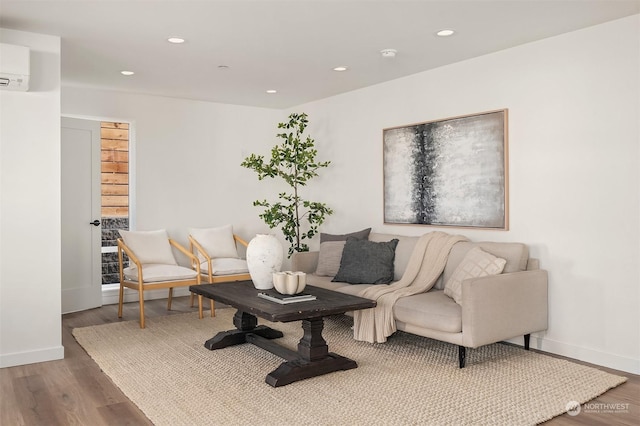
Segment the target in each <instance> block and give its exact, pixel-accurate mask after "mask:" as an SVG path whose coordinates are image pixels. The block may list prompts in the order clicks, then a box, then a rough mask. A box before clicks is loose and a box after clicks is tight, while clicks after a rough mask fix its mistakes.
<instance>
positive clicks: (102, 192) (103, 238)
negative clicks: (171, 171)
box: [62, 117, 134, 313]
mask: <svg viewBox="0 0 640 426" xmlns="http://www.w3.org/2000/svg"><path fill="white" fill-rule="evenodd" d="M62 135H63V141H62V145H63V148H62V165H63V167H62V169H63V170H62V175H63V179H62V222H63V232H62V234H63V235H62V240H63V246H62V258H63V262H62V269H63V271H62V275H63V284H62V304H63V313H68V312H75V311H80V310H85V309H90V308H93V307H97V306H101V305H102V304H105V303H113V301H111V300H110V299H112V298H113V295H111V293H112V292H113V287H114V286H115V287H117V284H114V283H118V282H119V274H118V259H117V238H118V237H119V233H118V231H119V230H120V229H129V228H130V227H133V226H134V224H133V223H132V222H133V221H132V217H131V216H132V213H133V203H132V199H133V197H132V191H131V189H130V188H131V187H132V178H131V177H132V174H131V170H130V161H131V159H132V156H133V155H132V154H133V152H132V151H133V150H132V143H131V141H132V128H131V124H130V123H127V122H124V121H117V120H111V121H102V120H99V119H79V118H68V117H63V118H62ZM89 135H91V136H89ZM65 140H67V142H65ZM69 141H71V142H69ZM88 216H90V217H91V219H90V220H89V219H87V217H88Z"/></svg>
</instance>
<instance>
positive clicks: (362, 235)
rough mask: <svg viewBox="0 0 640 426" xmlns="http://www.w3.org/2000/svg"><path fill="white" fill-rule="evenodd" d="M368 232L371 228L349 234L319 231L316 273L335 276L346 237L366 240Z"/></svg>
mask: <svg viewBox="0 0 640 426" xmlns="http://www.w3.org/2000/svg"><path fill="white" fill-rule="evenodd" d="M370 232H371V228H366V229H363V230H362V231H357V232H351V233H349V234H325V233H320V254H319V256H318V266H317V268H316V274H318V275H320V276H327V277H333V276H335V275H336V274H337V273H338V269H340V260H341V259H342V250H343V248H344V244H345V243H346V241H347V238H350V237H351V238H355V239H357V240H366V239H367V238H368V237H369V233H370Z"/></svg>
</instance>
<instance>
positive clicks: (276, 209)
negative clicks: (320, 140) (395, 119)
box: [241, 113, 333, 257]
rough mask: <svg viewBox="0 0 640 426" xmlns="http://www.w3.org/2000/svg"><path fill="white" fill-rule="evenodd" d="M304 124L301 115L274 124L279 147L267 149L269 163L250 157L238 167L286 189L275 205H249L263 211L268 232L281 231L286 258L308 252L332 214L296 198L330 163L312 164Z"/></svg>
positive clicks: (304, 116) (312, 147)
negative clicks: (279, 181)
mask: <svg viewBox="0 0 640 426" xmlns="http://www.w3.org/2000/svg"><path fill="white" fill-rule="evenodd" d="M308 123H309V120H308V118H307V114H305V113H302V114H296V113H293V114H291V115H289V121H287V122H284V123H278V129H283V132H282V133H278V134H277V137H278V138H281V139H282V143H281V144H280V145H276V146H274V147H273V148H272V149H271V158H270V159H269V161H265V158H264V156H263V155H256V154H251V155H250V156H249V157H247V158H245V159H244V161H243V162H242V164H241V165H242V167H246V168H248V169H251V170H253V171H255V172H256V173H257V174H258V180H263V179H265V178H276V177H279V178H281V179H282V180H284V181H285V182H286V183H287V185H289V187H290V189H291V190H290V192H281V193H280V194H278V201H276V202H273V203H271V202H269V201H267V200H256V201H254V202H253V205H254V206H260V207H264V211H263V212H262V213H261V214H260V215H259V216H260V218H261V219H262V220H264V222H265V223H266V224H267V225H268V226H269V228H272V229H273V228H276V227H280V229H281V230H282V233H283V234H284V237H285V239H286V240H287V241H288V242H289V244H290V247H289V257H291V255H292V254H293V253H294V252H297V251H298V252H300V251H309V246H308V244H307V243H306V241H305V240H310V239H311V238H313V236H314V235H316V234H317V233H318V227H319V226H320V225H321V224H322V223H323V222H324V220H325V218H326V217H327V216H329V215H331V214H332V213H333V210H331V209H330V208H329V207H327V205H326V204H325V203H320V202H316V201H309V200H305V199H304V198H302V196H301V195H300V188H301V187H303V186H306V185H307V183H308V182H309V181H310V180H311V179H312V178H314V177H316V176H318V170H319V169H323V168H325V167H328V166H329V164H330V163H331V162H330V161H322V162H317V161H316V155H317V153H318V152H317V150H316V149H315V145H314V140H313V139H311V137H310V136H306V138H304V136H303V133H304V131H305V129H306V127H307V125H308ZM304 222H306V224H305V223H304Z"/></svg>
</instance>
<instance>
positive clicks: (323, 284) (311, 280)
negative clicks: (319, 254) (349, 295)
mask: <svg viewBox="0 0 640 426" xmlns="http://www.w3.org/2000/svg"><path fill="white" fill-rule="evenodd" d="M332 279H333V277H322V276H320V275H316V274H307V285H312V286H315V287H320V288H324V289H327V290H338V289H339V288H342V287H351V284H347V283H338V282H335V283H334V282H332V281H331V280H332Z"/></svg>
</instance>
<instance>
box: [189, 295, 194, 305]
mask: <svg viewBox="0 0 640 426" xmlns="http://www.w3.org/2000/svg"><path fill="white" fill-rule="evenodd" d="M193 296H194V294H193V293H191V298H190V299H189V306H190V307H192V308H193Z"/></svg>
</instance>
